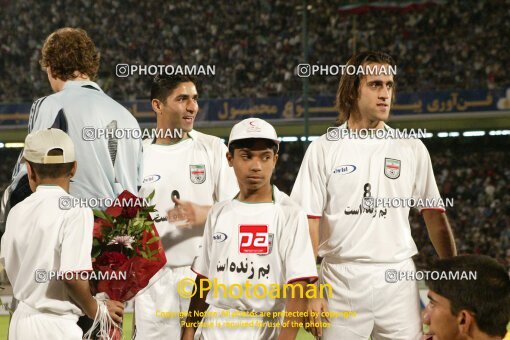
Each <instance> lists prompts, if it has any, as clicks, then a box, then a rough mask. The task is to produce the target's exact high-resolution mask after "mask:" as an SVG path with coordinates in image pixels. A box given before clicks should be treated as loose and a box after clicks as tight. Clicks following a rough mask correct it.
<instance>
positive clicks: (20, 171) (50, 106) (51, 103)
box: [12, 96, 67, 188]
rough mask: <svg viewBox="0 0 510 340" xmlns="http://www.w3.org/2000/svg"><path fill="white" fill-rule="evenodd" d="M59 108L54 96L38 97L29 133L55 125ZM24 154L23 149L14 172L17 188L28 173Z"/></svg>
mask: <svg viewBox="0 0 510 340" xmlns="http://www.w3.org/2000/svg"><path fill="white" fill-rule="evenodd" d="M59 110H60V108H59V106H58V105H57V103H56V102H55V100H54V99H53V98H52V97H49V96H48V97H42V98H39V99H37V100H36V101H35V102H34V103H33V104H32V107H31V108H30V114H29V118H28V133H31V132H34V131H39V130H43V129H49V128H51V127H53V124H54V123H55V120H56V119H57V116H58V112H59ZM66 132H67V131H66ZM22 156H23V150H22V151H21V153H20V155H19V157H18V160H17V162H16V165H15V166H14V170H13V172H12V183H13V188H15V187H16V186H17V185H18V182H19V181H20V179H21V178H22V177H23V176H25V175H26V174H27V167H26V165H25V164H24V163H21V159H22Z"/></svg>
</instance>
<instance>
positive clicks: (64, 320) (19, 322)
mask: <svg viewBox="0 0 510 340" xmlns="http://www.w3.org/2000/svg"><path fill="white" fill-rule="evenodd" d="M76 322H78V315H74V314H69V315H56V314H50V313H41V312H39V311H38V310H35V309H33V308H32V307H29V306H28V305H26V304H25V303H23V302H21V301H20V302H19V304H18V307H17V308H16V310H15V311H14V314H13V315H12V319H11V324H10V325H9V340H26V339H41V340H46V339H47V340H54V339H55V340H81V338H82V336H83V332H82V330H81V329H80V327H78V325H77V324H76Z"/></svg>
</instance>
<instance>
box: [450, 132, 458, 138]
mask: <svg viewBox="0 0 510 340" xmlns="http://www.w3.org/2000/svg"><path fill="white" fill-rule="evenodd" d="M459 136H460V133H458V132H457V131H453V132H450V133H448V137H459Z"/></svg>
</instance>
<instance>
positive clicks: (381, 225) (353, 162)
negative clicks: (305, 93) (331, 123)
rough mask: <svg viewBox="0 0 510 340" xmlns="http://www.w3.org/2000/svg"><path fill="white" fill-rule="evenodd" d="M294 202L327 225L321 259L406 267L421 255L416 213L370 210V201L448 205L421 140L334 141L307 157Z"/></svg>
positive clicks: (317, 145)
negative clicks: (413, 220) (412, 217)
mask: <svg viewBox="0 0 510 340" xmlns="http://www.w3.org/2000/svg"><path fill="white" fill-rule="evenodd" d="M340 128H345V124H344V125H342V126H341V127H340ZM385 128H387V129H388V128H389V127H387V126H385ZM291 197H292V199H294V200H295V201H296V202H297V203H298V204H300V205H301V207H302V208H303V209H304V211H305V212H306V213H307V214H308V217H309V218H320V219H321V221H320V241H319V256H321V257H325V258H326V259H327V260H329V261H340V262H343V261H356V262H400V261H403V260H405V259H408V258H410V257H411V256H413V255H414V254H416V253H417V249H416V245H415V243H414V241H413V239H412V237H411V229H410V226H409V220H408V218H409V207H407V208H406V207H404V208H403V207H399V208H393V207H370V206H369V205H367V202H368V201H366V200H365V199H367V198H380V199H385V198H401V199H410V198H414V199H415V202H420V200H418V199H421V202H423V203H424V202H431V203H434V202H436V203H439V202H441V201H440V199H441V197H440V195H439V190H438V188H437V185H436V182H435V179H434V173H433V170H432V164H431V161H430V156H429V154H428V151H427V149H426V147H425V145H424V144H423V143H422V142H421V141H420V140H419V139H376V138H374V139H340V140H338V141H329V140H327V138H326V135H322V136H321V137H320V138H319V139H317V140H315V141H313V142H312V143H311V145H310V146H309V148H308V150H307V151H306V154H305V156H304V159H303V163H302V164H301V168H300V170H299V173H298V176H297V178H296V182H295V184H294V188H293V190H292V194H291ZM427 199H428V200H427ZM417 208H418V209H420V211H421V210H422V209H428V208H437V209H441V210H442V211H444V208H441V207H438V206H417Z"/></svg>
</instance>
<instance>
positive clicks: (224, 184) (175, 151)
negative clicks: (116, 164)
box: [140, 130, 239, 267]
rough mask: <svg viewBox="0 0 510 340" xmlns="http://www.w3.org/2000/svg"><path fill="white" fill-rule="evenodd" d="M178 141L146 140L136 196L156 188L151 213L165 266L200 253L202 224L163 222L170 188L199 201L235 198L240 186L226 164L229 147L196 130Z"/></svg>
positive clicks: (185, 263)
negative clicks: (140, 185) (188, 224)
mask: <svg viewBox="0 0 510 340" xmlns="http://www.w3.org/2000/svg"><path fill="white" fill-rule="evenodd" d="M188 135H189V136H190V137H191V138H188V139H184V140H182V141H181V142H179V143H177V144H171V145H160V144H150V141H147V143H144V154H143V157H144V168H143V176H144V179H143V184H142V188H141V190H140V196H143V197H147V196H148V195H149V194H150V193H151V192H152V191H155V195H154V198H153V203H154V204H155V205H156V210H157V212H156V213H155V214H153V219H154V221H155V222H156V228H157V230H158V233H159V235H160V237H161V241H162V242H163V246H164V248H165V253H166V259H167V265H168V266H171V267H179V266H190V265H191V264H192V263H193V259H194V258H195V256H197V255H198V251H199V246H200V241H201V237H202V235H203V232H204V229H203V226H202V227H201V226H198V227H197V226H194V227H192V228H186V227H177V226H176V224H175V223H170V222H168V221H167V217H166V215H167V211H168V210H169V209H172V208H173V207H174V203H173V201H172V197H171V194H172V191H174V190H177V191H178V192H179V196H180V199H181V200H185V201H191V202H193V203H195V204H199V205H213V204H214V203H215V202H219V201H223V200H225V199H229V198H233V197H234V196H235V195H236V194H237V192H238V191H239V189H238V186H237V180H236V177H235V174H234V171H233V169H232V168H231V167H229V165H228V163H227V157H226V153H227V147H226V146H225V144H223V142H222V141H221V139H219V138H218V137H214V136H210V135H206V134H203V133H200V132H198V131H195V130H193V131H191V132H189V133H188Z"/></svg>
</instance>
